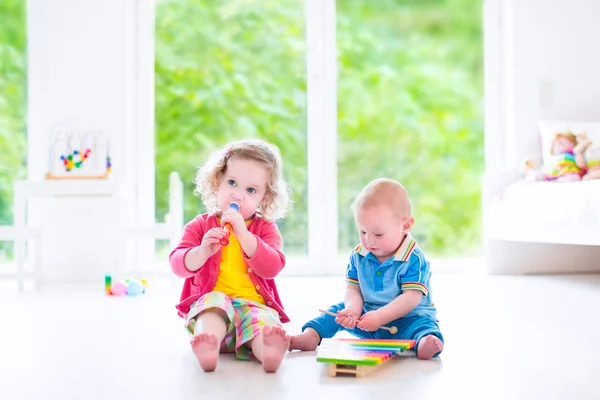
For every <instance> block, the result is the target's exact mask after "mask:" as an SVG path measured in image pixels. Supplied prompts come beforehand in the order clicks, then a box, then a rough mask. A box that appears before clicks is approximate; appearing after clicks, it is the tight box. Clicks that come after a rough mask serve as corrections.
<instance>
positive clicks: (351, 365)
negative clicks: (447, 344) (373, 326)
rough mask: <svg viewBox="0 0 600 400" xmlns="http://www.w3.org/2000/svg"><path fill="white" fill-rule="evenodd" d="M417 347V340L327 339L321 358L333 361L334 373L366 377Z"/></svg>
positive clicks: (332, 374) (319, 352) (320, 348)
mask: <svg viewBox="0 0 600 400" xmlns="http://www.w3.org/2000/svg"><path fill="white" fill-rule="evenodd" d="M414 347H415V341H414V340H394V339H323V341H322V342H321V345H320V346H319V351H318V353H317V361H318V362H321V363H326V364H330V366H329V375H330V376H343V375H346V376H356V377H363V376H366V375H368V374H370V373H371V372H373V371H374V370H375V369H377V368H378V367H379V366H381V365H383V364H384V363H386V362H387V361H389V360H391V359H392V358H394V357H396V355H398V354H399V353H402V352H404V351H407V350H411V349H414Z"/></svg>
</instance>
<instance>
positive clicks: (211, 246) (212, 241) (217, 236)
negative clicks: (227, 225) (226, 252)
mask: <svg viewBox="0 0 600 400" xmlns="http://www.w3.org/2000/svg"><path fill="white" fill-rule="evenodd" d="M225 235H226V233H225V231H224V230H223V229H221V228H212V229H209V230H208V231H207V232H206V233H205V234H204V236H203V237H202V243H200V246H199V251H200V252H201V253H202V254H204V255H205V256H206V258H208V257H211V256H212V255H213V254H215V253H216V252H217V251H219V249H220V248H221V243H219V242H220V241H221V238H223V237H225Z"/></svg>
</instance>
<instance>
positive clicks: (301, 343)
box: [289, 328, 321, 351]
mask: <svg viewBox="0 0 600 400" xmlns="http://www.w3.org/2000/svg"><path fill="white" fill-rule="evenodd" d="M291 339H292V340H290V348H289V351H292V350H302V351H313V350H316V349H317V346H318V345H319V342H320V341H321V336H319V334H318V333H317V331H315V330H314V329H312V328H306V330H305V331H304V332H302V333H301V334H299V335H297V336H292V337H291Z"/></svg>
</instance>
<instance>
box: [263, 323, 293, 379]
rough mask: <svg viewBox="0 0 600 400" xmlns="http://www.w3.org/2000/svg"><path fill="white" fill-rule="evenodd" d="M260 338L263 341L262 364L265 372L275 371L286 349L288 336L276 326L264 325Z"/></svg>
mask: <svg viewBox="0 0 600 400" xmlns="http://www.w3.org/2000/svg"><path fill="white" fill-rule="evenodd" d="M261 339H262V342H263V356H262V365H263V369H264V370H265V372H275V371H277V369H278V368H279V366H280V365H281V362H282V361H283V356H284V355H285V351H286V350H287V349H288V346H289V343H288V340H289V339H288V338H287V336H286V335H285V331H284V330H283V329H281V328H280V327H278V326H265V327H264V329H263V331H262V334H261Z"/></svg>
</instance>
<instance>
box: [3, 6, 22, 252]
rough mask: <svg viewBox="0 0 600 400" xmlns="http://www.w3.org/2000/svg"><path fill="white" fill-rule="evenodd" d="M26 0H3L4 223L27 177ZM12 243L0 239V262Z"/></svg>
mask: <svg viewBox="0 0 600 400" xmlns="http://www.w3.org/2000/svg"><path fill="white" fill-rule="evenodd" d="M26 3H27V2H25V1H23V0H2V1H0V225H11V224H12V222H13V211H12V210H13V204H12V193H13V185H12V183H13V181H14V180H15V179H17V178H19V179H20V178H24V177H25V172H26V171H25V166H26V160H27V151H26V106H27V104H26V87H27V82H26V76H27V56H26V47H27V46H26V40H27V24H26V21H25V15H26ZM7 258H12V243H2V242H0V263H1V262H2V261H3V260H5V259H7Z"/></svg>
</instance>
